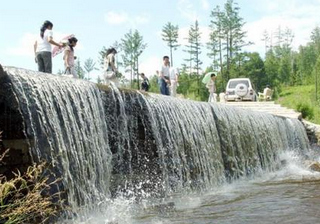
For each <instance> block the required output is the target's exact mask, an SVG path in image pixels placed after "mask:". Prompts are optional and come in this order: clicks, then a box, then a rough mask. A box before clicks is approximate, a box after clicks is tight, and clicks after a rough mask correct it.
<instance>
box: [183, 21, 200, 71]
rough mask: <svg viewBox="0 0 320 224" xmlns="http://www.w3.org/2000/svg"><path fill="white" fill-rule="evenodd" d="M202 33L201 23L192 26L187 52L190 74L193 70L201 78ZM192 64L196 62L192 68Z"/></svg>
mask: <svg viewBox="0 0 320 224" xmlns="http://www.w3.org/2000/svg"><path fill="white" fill-rule="evenodd" d="M200 41H201V33H200V29H199V23H198V21H197V20H196V21H195V24H194V25H191V27H190V30H189V36H188V45H187V50H185V51H186V52H188V53H189V55H190V58H189V59H185V60H186V61H188V62H190V73H191V71H192V70H195V71H197V72H196V73H197V75H198V76H199V74H200V73H199V70H200V69H201V68H200V65H202V61H201V60H200V58H199V56H200V54H201V42H200ZM191 62H194V66H193V67H192V64H191Z"/></svg>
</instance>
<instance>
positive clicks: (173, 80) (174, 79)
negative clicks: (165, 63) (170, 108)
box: [169, 67, 179, 97]
mask: <svg viewBox="0 0 320 224" xmlns="http://www.w3.org/2000/svg"><path fill="white" fill-rule="evenodd" d="M169 71H170V96H173V97H176V96H177V86H178V77H179V71H178V69H177V68H174V67H170V70H169Z"/></svg>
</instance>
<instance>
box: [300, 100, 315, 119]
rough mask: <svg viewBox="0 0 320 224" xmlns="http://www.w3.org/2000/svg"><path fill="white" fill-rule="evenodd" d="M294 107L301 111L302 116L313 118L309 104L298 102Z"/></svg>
mask: <svg viewBox="0 0 320 224" xmlns="http://www.w3.org/2000/svg"><path fill="white" fill-rule="evenodd" d="M296 108H297V111H299V112H300V113H301V115H302V118H308V119H313V117H314V112H313V108H312V106H310V105H309V104H305V103H299V104H298V105H297V107H296Z"/></svg>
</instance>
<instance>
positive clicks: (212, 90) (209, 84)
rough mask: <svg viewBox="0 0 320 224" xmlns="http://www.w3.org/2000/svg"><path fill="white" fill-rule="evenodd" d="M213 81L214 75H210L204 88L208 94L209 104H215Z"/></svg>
mask: <svg viewBox="0 0 320 224" xmlns="http://www.w3.org/2000/svg"><path fill="white" fill-rule="evenodd" d="M215 80H216V74H215V73H212V74H211V78H210V80H209V82H208V83H207V85H206V87H207V88H208V91H209V93H210V95H209V99H208V102H210V103H212V102H217V99H216V95H215V94H216V93H215V92H216V85H215Z"/></svg>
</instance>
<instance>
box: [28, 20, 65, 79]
mask: <svg viewBox="0 0 320 224" xmlns="http://www.w3.org/2000/svg"><path fill="white" fill-rule="evenodd" d="M52 28H53V24H52V22H50V21H48V20H46V21H44V23H43V25H42V26H41V28H40V37H41V39H39V41H36V42H35V43H34V53H35V61H36V63H37V64H38V71H39V72H45V73H52V53H51V44H52V45H55V46H58V47H63V44H59V43H57V42H55V41H54V40H53V32H52Z"/></svg>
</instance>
